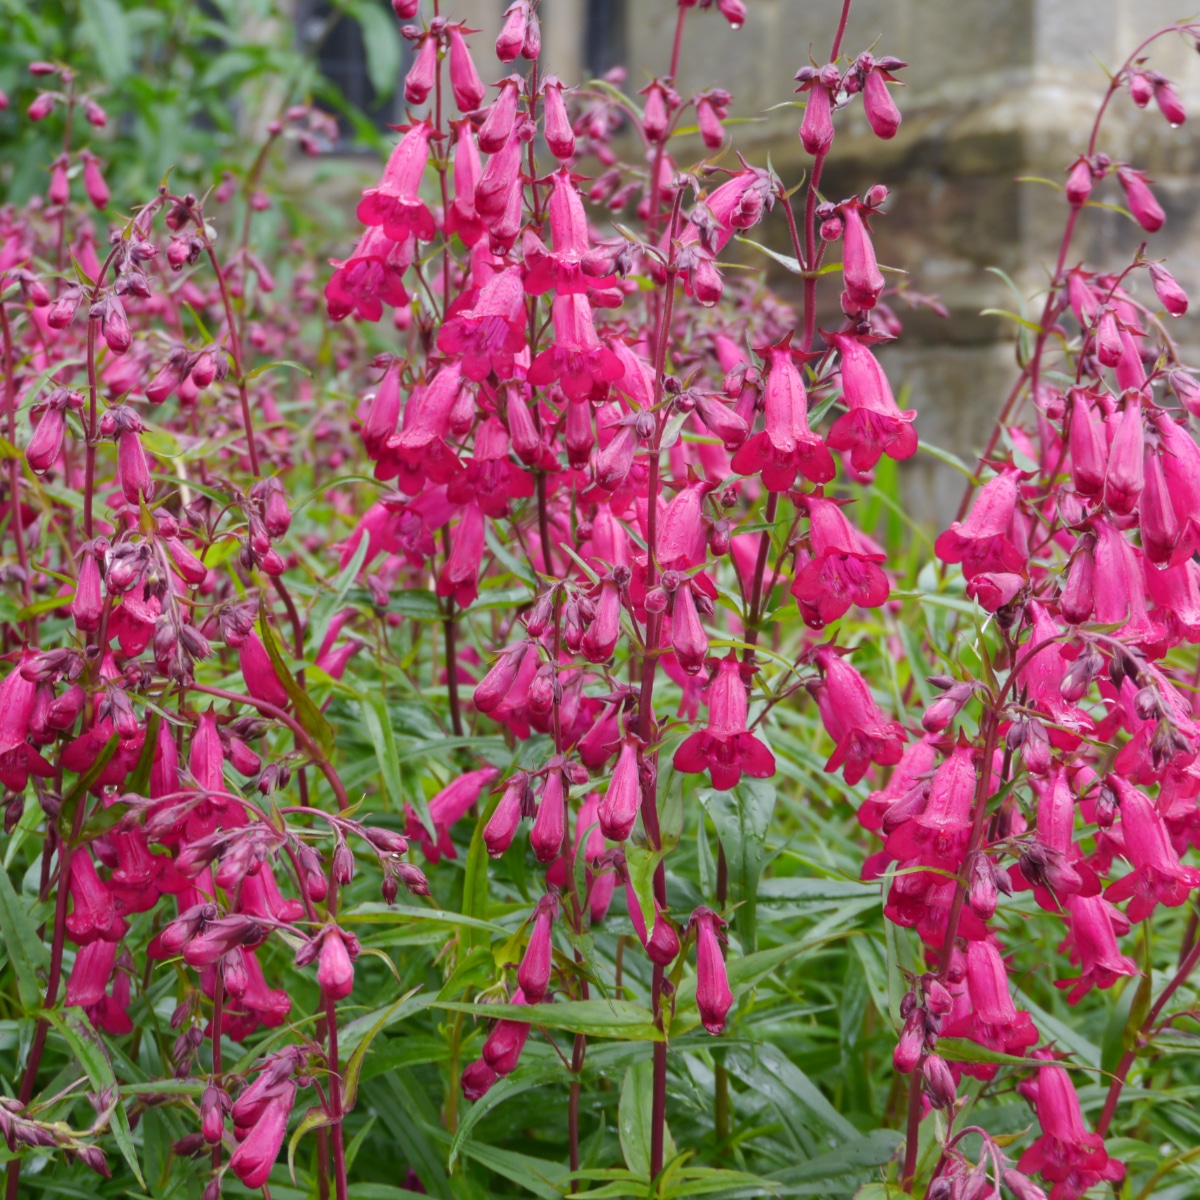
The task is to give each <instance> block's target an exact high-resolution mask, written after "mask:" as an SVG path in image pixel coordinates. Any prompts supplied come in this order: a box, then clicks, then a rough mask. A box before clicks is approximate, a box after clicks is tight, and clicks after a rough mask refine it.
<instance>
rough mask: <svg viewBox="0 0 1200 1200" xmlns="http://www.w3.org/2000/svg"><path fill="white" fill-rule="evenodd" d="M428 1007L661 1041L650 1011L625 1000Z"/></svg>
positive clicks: (440, 1002)
mask: <svg viewBox="0 0 1200 1200" xmlns="http://www.w3.org/2000/svg"><path fill="white" fill-rule="evenodd" d="M429 1005H430V1007H432V1008H445V1009H449V1010H450V1011H451V1012H461V1013H468V1014H470V1015H471V1016H475V1017H492V1018H496V1017H503V1018H504V1020H506V1021H522V1022H524V1023H526V1024H529V1025H544V1026H545V1027H546V1028H547V1029H564V1030H566V1031H567V1033H583V1034H586V1035H587V1036H588V1037H605V1038H615V1039H617V1040H618V1041H627V1042H661V1041H662V1033H661V1032H660V1031H659V1030H658V1029H657V1028H655V1025H654V1014H653V1013H652V1012H651V1011H650V1010H649V1009H648V1008H643V1007H642V1006H641V1005H640V1004H634V1003H633V1002H632V1001H629V1000H567V1001H564V1002H563V1003H562V1004H505V1005H496V1004H467V1003H463V1002H458V1001H454V1000H436V999H434V1000H430V1001H429Z"/></svg>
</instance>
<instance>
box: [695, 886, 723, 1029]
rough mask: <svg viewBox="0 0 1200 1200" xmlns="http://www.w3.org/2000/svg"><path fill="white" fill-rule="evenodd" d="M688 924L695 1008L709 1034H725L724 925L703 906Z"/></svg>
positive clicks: (710, 910)
mask: <svg viewBox="0 0 1200 1200" xmlns="http://www.w3.org/2000/svg"><path fill="white" fill-rule="evenodd" d="M689 924H690V926H691V929H692V932H693V933H695V935H696V1007H697V1009H699V1011H700V1021H701V1023H702V1024H703V1026H704V1028H705V1029H707V1030H708V1032H709V1033H711V1034H713V1035H716V1034H719V1033H724V1031H725V1017H726V1014H727V1013H728V1012H729V1010H730V1008H732V1007H733V992H731V991H730V990H729V975H728V972H727V971H726V970H725V957H724V955H723V954H722V953H721V942H720V938H721V935H720V932H719V931H720V930H721V929H723V928H724V926H725V922H724V921H723V920H722V919H721V918H720V917H719V916H718V915H717V914H716V913H715V912H713V910H712V909H711V908H705V907H703V906H702V907H700V908H697V909H696V910H695V911H694V912H693V913H692V919H691V921H690V922H689Z"/></svg>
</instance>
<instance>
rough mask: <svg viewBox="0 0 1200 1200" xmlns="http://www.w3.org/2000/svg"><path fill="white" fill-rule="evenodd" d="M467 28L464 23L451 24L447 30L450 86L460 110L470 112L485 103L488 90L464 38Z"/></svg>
mask: <svg viewBox="0 0 1200 1200" xmlns="http://www.w3.org/2000/svg"><path fill="white" fill-rule="evenodd" d="M465 29H466V27H465V26H463V25H450V26H448V27H447V30H446V32H447V34H448V36H449V38H450V87H451V89H452V90H453V92H454V103H455V104H457V105H458V107H459V111H460V112H464V113H468V112H474V111H475V110H476V109H477V108H478V107H479V106H480V105H481V104H482V103H483V98H484V96H485V95H487V90H486V89H485V88H484V86H483V82H482V81H481V80H480V78H479V72H478V71H477V70H476V69H475V63H474V61H473V60H472V58H471V51H470V50H469V49H468V47H467V43H466V41H465V40H464V38H463V32H464V31H465Z"/></svg>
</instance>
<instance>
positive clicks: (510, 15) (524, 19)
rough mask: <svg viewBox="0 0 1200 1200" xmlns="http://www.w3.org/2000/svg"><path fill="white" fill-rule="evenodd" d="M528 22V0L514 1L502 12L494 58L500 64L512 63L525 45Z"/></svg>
mask: <svg viewBox="0 0 1200 1200" xmlns="http://www.w3.org/2000/svg"><path fill="white" fill-rule="evenodd" d="M528 21H529V0H514V2H513V3H512V4H510V5H509V6H508V8H506V9H505V10H504V25H503V27H502V28H501V30H500V36H499V37H498V38H497V39H496V57H497V58H498V59H499V60H500V61H501V62H502V63H510V62H514V61H515V60H516V58H517V56H518V55H519V54H520V53H521V47H522V46H523V45H524V44H525V30H526V26H527V24H528Z"/></svg>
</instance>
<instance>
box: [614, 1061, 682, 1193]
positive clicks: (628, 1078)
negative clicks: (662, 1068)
mask: <svg viewBox="0 0 1200 1200" xmlns="http://www.w3.org/2000/svg"><path fill="white" fill-rule="evenodd" d="M653 1098H654V1063H653V1062H652V1061H651V1060H650V1059H645V1060H643V1061H642V1062H638V1063H634V1064H633V1066H632V1067H629V1068H628V1069H627V1070H626V1071H625V1079H624V1081H623V1082H622V1084H621V1103H620V1106H619V1108H618V1110H617V1129H618V1132H619V1134H620V1138H621V1153H622V1154H624V1156H625V1165H626V1166H627V1167H628V1168H629V1169H630V1170H631V1171H632V1172H633V1173H634V1174H635V1175H638V1176H640V1177H641V1178H643V1179H645V1180H647V1181H649V1179H650V1137H651V1133H652V1130H653V1124H652V1118H653ZM674 1157H675V1142H674V1140H673V1139H672V1137H671V1131H670V1130H669V1129H668V1128H667V1123H666V1118H665V1117H664V1118H663V1161H664V1162H666V1161H668V1160H670V1159H672V1158H674Z"/></svg>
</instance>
